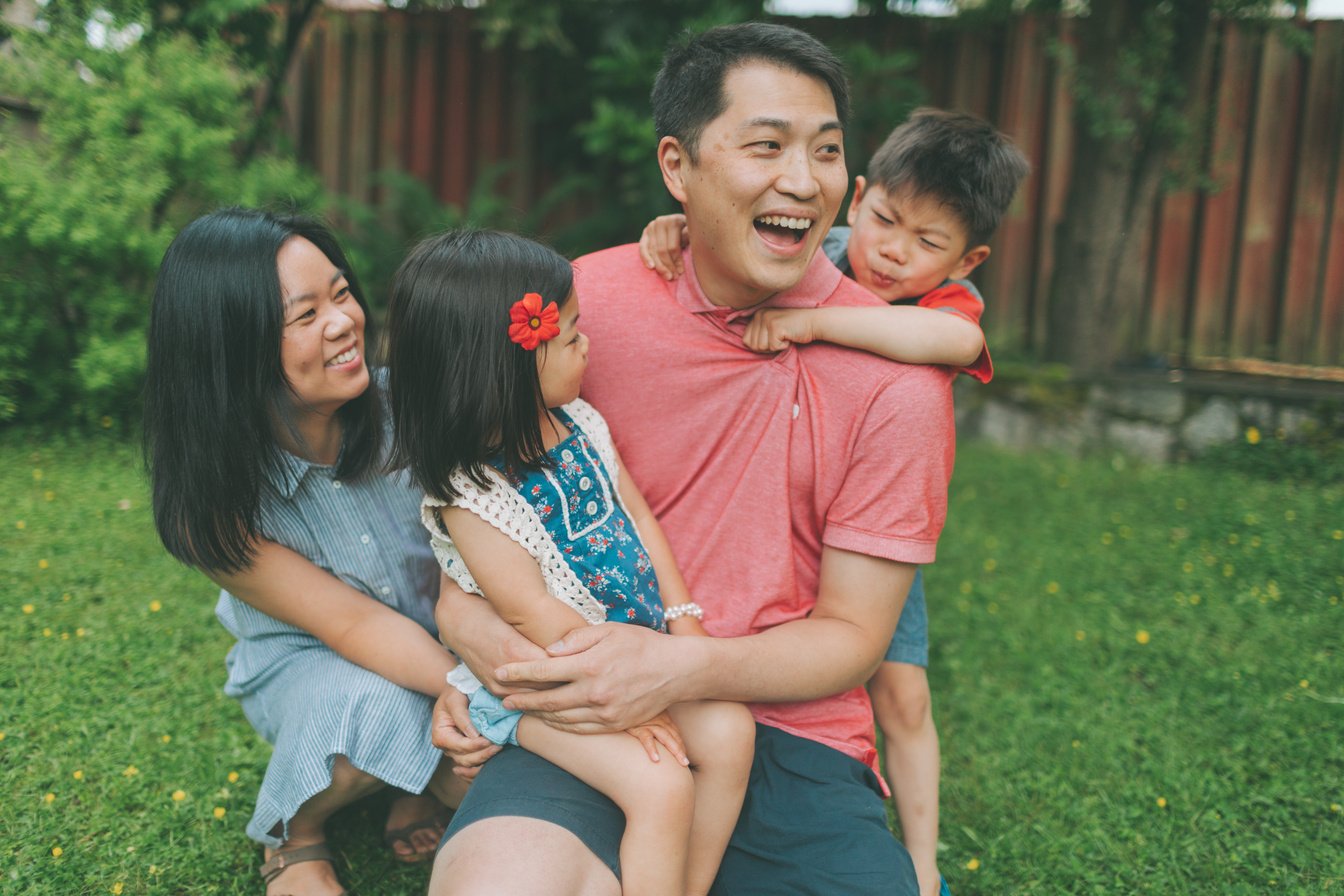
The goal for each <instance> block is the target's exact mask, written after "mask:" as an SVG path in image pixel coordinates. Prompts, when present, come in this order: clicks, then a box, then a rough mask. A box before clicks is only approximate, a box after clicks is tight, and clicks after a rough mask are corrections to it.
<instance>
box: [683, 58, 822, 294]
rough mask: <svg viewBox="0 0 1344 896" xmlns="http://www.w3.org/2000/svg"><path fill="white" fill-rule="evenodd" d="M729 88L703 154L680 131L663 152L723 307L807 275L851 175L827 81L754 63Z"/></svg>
mask: <svg viewBox="0 0 1344 896" xmlns="http://www.w3.org/2000/svg"><path fill="white" fill-rule="evenodd" d="M723 90H724V96H725V98H726V100H727V108H726V109H725V110H724V112H723V114H722V115H720V116H719V117H718V118H716V119H714V120H713V121H711V122H710V123H709V124H708V125H706V127H705V129H704V132H703V133H702V134H701V136H700V145H699V153H698V156H699V158H698V160H697V161H695V162H692V161H691V159H690V156H689V155H688V154H687V153H686V151H685V149H684V147H682V146H681V145H680V143H678V141H677V140H676V139H675V138H673V137H664V138H663V140H662V142H661V143H660V144H659V147H658V158H659V163H660V164H661V165H662V168H663V179H664V181H665V182H666V183H667V186H668V189H669V190H670V191H671V192H672V195H673V196H674V197H676V198H677V200H679V201H680V202H681V203H682V205H683V206H685V209H686V224H687V229H688V230H689V232H690V245H691V251H692V253H693V254H694V258H695V273H696V278H697V280H699V282H700V287H701V289H703V290H704V292H705V295H706V296H707V297H708V298H709V299H710V301H712V302H714V303H715V304H717V305H723V306H727V307H730V308H749V307H751V306H752V305H755V304H757V303H759V302H762V301H764V300H765V299H767V298H769V297H770V296H772V295H774V294H775V293H777V292H780V291H781V290H785V289H788V288H789V287H791V286H793V285H794V284H796V283H797V282H798V281H799V280H800V279H802V276H803V273H804V272H805V271H806V270H807V266H808V264H809V262H811V260H812V256H813V255H814V254H815V253H816V251H817V249H818V247H820V245H821V241H822V238H823V237H825V235H826V231H827V230H828V229H829V228H830V225H831V222H832V220H834V218H835V213H836V210H837V209H838V208H839V205H840V202H841V201H842V200H843V199H844V195H845V189H846V186H847V178H848V174H847V173H846V171H845V159H844V150H843V148H842V142H841V138H842V136H843V134H842V131H841V129H840V121H839V117H838V116H837V115H836V111H835V100H834V98H833V97H832V96H831V91H830V89H829V88H828V87H827V86H826V84H825V82H824V81H821V80H819V79H817V78H813V77H811V76H809V75H803V74H799V73H797V72H793V71H789V70H788V69H783V68H779V67H778V66H774V65H770V64H768V63H762V62H748V63H745V64H743V65H740V66H738V67H736V68H734V69H732V70H730V71H729V72H728V74H727V75H726V76H725V78H724V83H723Z"/></svg>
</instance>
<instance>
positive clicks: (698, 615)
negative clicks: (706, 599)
mask: <svg viewBox="0 0 1344 896" xmlns="http://www.w3.org/2000/svg"><path fill="white" fill-rule="evenodd" d="M683 616H689V617H691V618H692V619H704V618H705V611H704V609H702V608H701V606H700V605H699V604H697V603H695V602H691V603H686V604H677V605H676V606H675V607H665V608H664V609H663V618H664V619H666V620H667V621H668V622H671V621H672V620H673V619H680V618H681V617H683Z"/></svg>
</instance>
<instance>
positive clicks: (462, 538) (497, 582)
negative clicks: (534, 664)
mask: <svg viewBox="0 0 1344 896" xmlns="http://www.w3.org/2000/svg"><path fill="white" fill-rule="evenodd" d="M439 518H440V519H441V520H442V521H443V525H444V528H445V529H447V530H448V533H449V535H450V536H451V537H452V539H453V544H454V545H456V546H457V550H458V553H460V554H461V555H462V559H463V560H464V561H465V562H466V564H467V569H469V570H471V575H472V578H474V579H475V580H476V584H478V585H480V586H481V591H482V592H484V594H485V598H486V600H488V601H489V602H490V605H491V606H492V607H494V609H495V612H497V613H498V614H499V616H500V618H501V619H503V620H504V621H505V622H507V623H508V624H509V625H511V626H513V627H514V628H515V629H517V630H518V632H519V633H521V634H522V635H524V636H525V637H526V638H527V639H528V640H529V641H531V642H532V643H533V644H536V645H538V646H541V647H545V646H547V645H549V644H554V643H555V642H556V641H559V640H560V639H561V638H563V637H564V636H565V635H566V634H568V633H569V632H571V631H573V630H574V629H576V628H583V627H584V626H585V625H587V623H586V622H585V621H584V619H583V617H582V616H580V615H579V614H578V613H577V612H576V611H575V610H574V609H573V608H571V607H570V606H568V605H567V604H565V603H563V602H562V601H559V600H557V599H556V598H555V597H554V596H552V595H551V593H550V591H549V590H547V588H546V581H545V579H543V578H542V575H541V568H540V567H539V566H537V561H536V560H534V559H533V558H532V555H531V554H529V553H528V552H527V551H525V550H523V547H522V545H520V544H518V543H517V542H516V541H514V540H513V539H511V538H509V536H507V535H505V534H504V533H503V532H501V531H499V530H498V529H496V528H495V527H494V526H492V525H490V524H489V523H487V522H486V521H485V520H483V519H481V518H480V517H479V516H477V515H476V514H474V513H472V512H471V511H470V510H466V509H464V508H461V507H441V508H439Z"/></svg>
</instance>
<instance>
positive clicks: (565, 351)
mask: <svg viewBox="0 0 1344 896" xmlns="http://www.w3.org/2000/svg"><path fill="white" fill-rule="evenodd" d="M587 368H588V337H587V336H585V335H583V333H581V332H579V296H578V293H577V292H575V291H574V290H570V293H569V298H568V299H566V300H565V303H564V305H562V306H561V307H560V335H559V336H556V337H555V338H554V339H552V340H550V341H549V342H543V343H542V344H541V345H540V346H538V348H537V376H538V378H539V379H540V380H541V399H542V402H543V403H544V404H545V405H546V407H548V408H558V407H560V406H561V405H563V404H569V403H570V402H571V401H573V400H574V399H576V398H578V397H579V386H581V385H582V384H583V372H584V370H586V369H587Z"/></svg>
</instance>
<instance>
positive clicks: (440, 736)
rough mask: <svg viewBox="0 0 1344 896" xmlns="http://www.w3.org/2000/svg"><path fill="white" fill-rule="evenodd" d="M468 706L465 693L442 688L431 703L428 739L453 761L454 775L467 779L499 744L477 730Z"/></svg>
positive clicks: (472, 776)
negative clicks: (431, 716) (437, 696)
mask: <svg viewBox="0 0 1344 896" xmlns="http://www.w3.org/2000/svg"><path fill="white" fill-rule="evenodd" d="M467 705H468V701H467V696H466V695H465V694H463V693H462V692H461V691H459V690H458V689H457V688H454V687H448V688H445V689H444V691H443V693H441V694H439V699H438V700H436V701H435V702H434V715H433V718H432V721H431V724H430V732H431V735H430V740H431V741H432V742H433V743H434V746H436V747H438V748H439V749H440V750H442V751H443V752H444V753H445V754H446V755H447V756H448V758H449V759H451V760H452V761H453V774H455V775H457V776H458V777H461V778H465V779H466V780H468V781H470V780H471V779H472V778H474V777H476V773H477V772H479V771H480V770H481V768H480V767H481V765H482V764H483V763H484V762H485V760H487V759H489V758H490V757H491V756H493V755H495V754H496V753H498V752H499V750H500V747H499V745H498V744H492V743H491V742H490V741H488V740H486V739H485V738H483V737H481V736H480V735H479V734H477V733H476V728H475V726H473V725H472V724H471V715H470V713H468V712H467Z"/></svg>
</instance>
